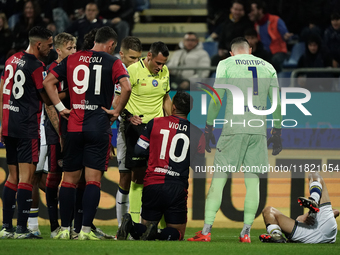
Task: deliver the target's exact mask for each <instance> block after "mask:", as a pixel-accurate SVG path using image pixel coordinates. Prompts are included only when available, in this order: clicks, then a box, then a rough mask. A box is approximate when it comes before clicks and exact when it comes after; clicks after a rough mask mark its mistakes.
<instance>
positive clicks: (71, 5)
mask: <svg viewBox="0 0 340 255" xmlns="http://www.w3.org/2000/svg"><path fill="white" fill-rule="evenodd" d="M59 1H60V4H59V5H60V7H61V8H62V9H63V10H64V11H65V12H66V14H67V15H68V16H69V19H70V20H71V21H72V20H77V19H80V18H83V16H84V10H85V7H86V5H87V4H88V3H93V0H92V1H90V0H82V1H79V0H59Z"/></svg>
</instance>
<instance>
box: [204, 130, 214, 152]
mask: <svg viewBox="0 0 340 255" xmlns="http://www.w3.org/2000/svg"><path fill="white" fill-rule="evenodd" d="M213 130H214V128H213V126H212V125H208V124H206V125H205V129H204V137H205V150H206V151H207V152H209V153H210V152H211V148H210V141H211V143H212V144H216V139H215V136H214V134H213Z"/></svg>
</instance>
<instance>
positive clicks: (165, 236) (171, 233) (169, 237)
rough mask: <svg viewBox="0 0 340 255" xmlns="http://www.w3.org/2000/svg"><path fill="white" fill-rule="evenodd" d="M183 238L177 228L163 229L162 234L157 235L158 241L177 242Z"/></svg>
mask: <svg viewBox="0 0 340 255" xmlns="http://www.w3.org/2000/svg"><path fill="white" fill-rule="evenodd" d="M180 237H181V234H180V233H179V231H178V230H177V229H175V228H170V227H166V228H164V229H161V233H158V234H157V237H156V239H159V240H166V241H175V240H176V241H177V240H179V238H180Z"/></svg>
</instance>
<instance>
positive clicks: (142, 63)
mask: <svg viewBox="0 0 340 255" xmlns="http://www.w3.org/2000/svg"><path fill="white" fill-rule="evenodd" d="M145 58H146V57H144V58H141V59H140V60H139V62H140V64H141V65H142V67H143V68H145V70H146V71H147V72H148V73H149V74H150V75H152V77H156V76H159V72H162V71H163V69H161V70H160V71H159V72H158V73H157V74H152V73H151V72H150V71H149V69H148V68H146V66H145V64H144V59H145Z"/></svg>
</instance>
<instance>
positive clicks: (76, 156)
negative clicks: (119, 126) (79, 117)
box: [63, 131, 112, 172]
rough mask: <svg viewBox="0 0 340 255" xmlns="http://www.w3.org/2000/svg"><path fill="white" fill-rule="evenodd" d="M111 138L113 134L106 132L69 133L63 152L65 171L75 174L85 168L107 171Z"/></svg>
mask: <svg viewBox="0 0 340 255" xmlns="http://www.w3.org/2000/svg"><path fill="white" fill-rule="evenodd" d="M111 138H112V134H108V133H106V132H96V131H91V132H90V131H86V132H67V134H66V139H65V145H64V151H63V171H65V172H74V171H77V170H80V169H83V167H89V168H93V169H96V170H100V171H106V170H107V167H108V163H109V157H110V144H111Z"/></svg>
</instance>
